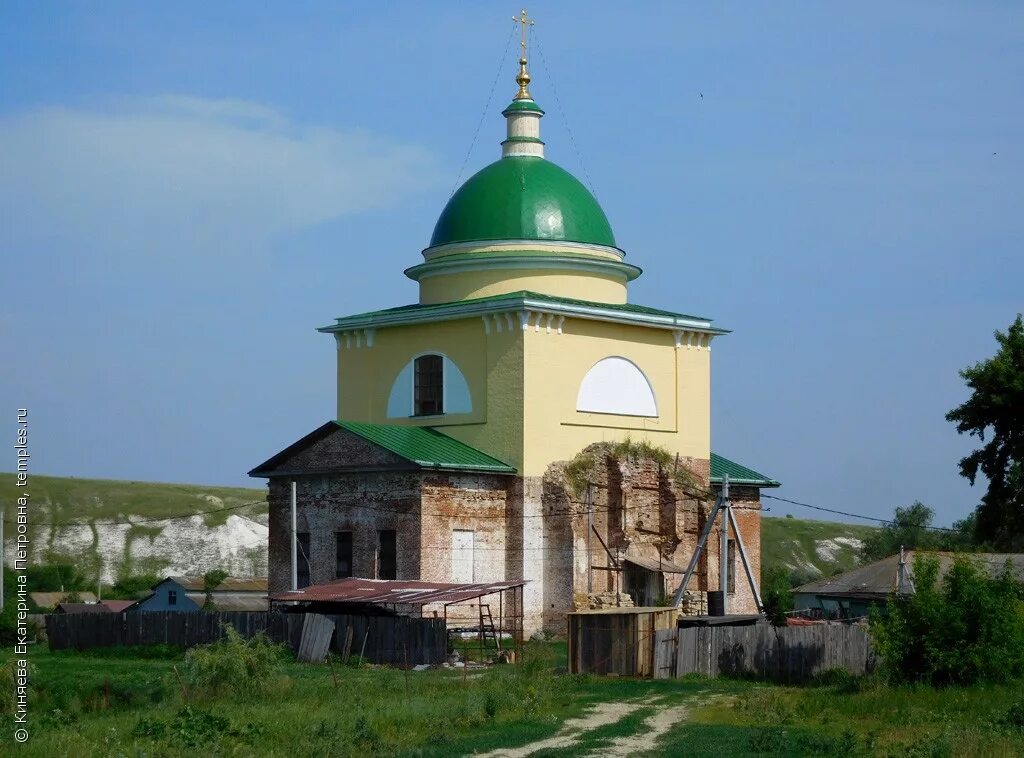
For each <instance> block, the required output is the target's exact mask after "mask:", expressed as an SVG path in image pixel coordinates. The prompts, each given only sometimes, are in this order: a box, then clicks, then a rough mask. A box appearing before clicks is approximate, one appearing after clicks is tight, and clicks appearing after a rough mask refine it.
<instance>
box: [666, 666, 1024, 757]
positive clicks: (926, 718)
mask: <svg viewBox="0 0 1024 758" xmlns="http://www.w3.org/2000/svg"><path fill="white" fill-rule="evenodd" d="M1022 700H1024V687H1022V686H1021V684H1020V683H1017V684H1015V685H1011V686H998V687H997V686H979V687H971V688H950V689H945V690H936V689H932V688H929V687H890V686H887V685H885V684H883V683H881V682H879V681H876V680H872V679H865V680H850V681H848V682H846V683H845V684H840V685H830V686H818V687H779V686H770V685H757V686H752V687H750V688H749V689H747V690H746V691H744V692H741V693H739V694H737V695H734V696H730V697H724V698H719V699H717V700H715V701H713V702H711V703H709V704H707V705H705V706H704V707H702V708H699V709H697V710H696V711H694V712H693V714H692V717H691V719H690V721H689V722H688V723H686V724H682V725H679V726H678V727H676V728H675V729H673V730H672V731H671V732H670V733H669V735H668V737H667V739H666V740H665V741H664V743H663V744H662V745H660V746H659V747H660V748H661V749H663V750H664V751H665V752H666V753H669V754H671V753H673V752H674V751H677V750H683V749H685V751H686V753H687V754H688V755H698V756H700V755H708V756H710V755H719V754H723V753H727V754H733V755H735V754H739V755H749V754H762V755H855V756H860V755H864V756H868V755H871V756H874V755H880V756H890V755H893V756H895V755H920V756H933V755H934V756H944V755H993V756H1003V755H1005V756H1010V755H1024V726H1016V727H1014V726H1008V725H1006V724H1003V723H1000V721H1001V720H1002V719H1003V717H1005V715H1006V713H1007V710H1008V709H1009V708H1010V706H1011V705H1012V704H1013V703H1014V702H1015V701H1017V702H1021V701H1022Z"/></svg>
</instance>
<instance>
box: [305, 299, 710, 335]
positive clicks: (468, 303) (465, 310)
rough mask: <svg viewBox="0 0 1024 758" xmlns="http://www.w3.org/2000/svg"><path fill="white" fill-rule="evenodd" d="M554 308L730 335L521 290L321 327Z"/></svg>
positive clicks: (670, 317)
mask: <svg viewBox="0 0 1024 758" xmlns="http://www.w3.org/2000/svg"><path fill="white" fill-rule="evenodd" d="M545 307H547V308H550V309H551V310H554V311H561V312H564V313H568V314H572V315H578V316H583V317H586V316H588V315H589V316H591V317H594V318H605V319H612V320H616V321H623V322H636V323H641V324H647V325H652V326H668V327H681V328H689V329H694V328H696V329H703V330H705V331H710V332H713V333H715V334H726V333H727V332H728V330H725V329H719V328H717V327H712V326H711V320H710V319H707V318H704V317H702V316H691V315H687V314H685V313H674V312H673V311H666V310H662V309H660V308H649V307H647V306H645V305H635V304H633V303H599V302H595V301H592V300H577V299H575V298H571V297H557V296H555V295H544V294H542V293H539V292H530V291H528V290H520V291H518V292H509V293H505V294H502V295H491V296H490V297H479V298H472V299H469V300H458V301H455V302H451V303H432V304H429V305H422V304H419V303H414V304H412V305H401V306H398V307H397V308H386V309H384V310H379V311H370V312H368V313H359V314H356V315H354V316H343V317H341V318H338V319H336V320H335V323H334V324H331V325H330V326H323V327H320V330H319V331H321V332H333V331H339V330H344V329H352V328H357V327H360V328H362V327H376V326H389V325H398V324H403V323H414V322H423V321H440V320H444V319H450V318H465V317H467V316H472V315H479V314H482V313H500V312H505V311H520V310H523V309H529V308H545Z"/></svg>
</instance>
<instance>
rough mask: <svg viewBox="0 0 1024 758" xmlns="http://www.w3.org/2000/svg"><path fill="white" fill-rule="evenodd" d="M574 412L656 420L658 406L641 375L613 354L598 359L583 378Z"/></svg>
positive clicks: (637, 369)
mask: <svg viewBox="0 0 1024 758" xmlns="http://www.w3.org/2000/svg"><path fill="white" fill-rule="evenodd" d="M576 410H577V411H580V412H581V413H611V414H615V415H617V416H645V417H648V418H655V417H657V415H658V403H657V402H656V400H655V398H654V390H653V389H652V388H651V383H650V382H649V381H647V377H646V376H645V375H644V372H643V371H641V370H640V369H639V368H638V367H637V365H636V364H635V363H633V361H631V360H628V359H626V358H622V357H620V356H617V355H613V356H611V357H609V358H603V359H601V360H599V361H598V362H597V363H595V364H594V365H593V366H592V367H591V368H590V371H588V372H587V375H586V376H584V377H583V381H582V382H581V383H580V391H579V394H578V395H577V396H576Z"/></svg>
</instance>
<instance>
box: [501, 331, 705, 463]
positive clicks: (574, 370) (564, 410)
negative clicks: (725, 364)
mask: <svg viewBox="0 0 1024 758" xmlns="http://www.w3.org/2000/svg"><path fill="white" fill-rule="evenodd" d="M562 332H563V333H562V334H557V333H556V332H554V331H552V332H551V333H550V334H549V333H548V332H547V331H546V330H545V329H543V328H542V329H540V330H539V331H537V330H535V329H534V328H533V327H530V328H529V329H528V330H527V331H525V332H524V333H523V336H524V341H525V346H524V355H525V367H526V368H525V403H524V434H525V437H524V448H525V456H524V461H523V468H522V469H521V471H522V473H523V475H524V476H539V475H541V474H543V473H544V470H545V469H546V468H547V467H548V465H549V464H550V463H551V462H552V461H557V460H567V459H570V458H572V457H573V456H574V455H575V454H576V453H578V452H579V451H580V450H582V449H583V448H584V447H586V446H587V445H589V444H591V443H593V442H601V441H612V440H622V439H625V438H626V437H627V436H628V437H630V438H631V439H633V440H636V441H639V440H648V441H649V442H651V443H652V444H654V445H659V446H661V447H664V448H666V449H668V450H669V451H670V452H672V453H679V454H680V455H683V456H692V457H695V458H704V459H707V458H708V457H709V455H710V445H711V387H710V354H709V351H708V350H707V349H702V350H697V349H696V348H689V349H687V348H686V347H685V346H683V347H680V348H676V347H675V343H674V339H673V336H672V333H671V332H670V331H666V330H663V329H649V328H644V327H637V326H627V325H623V324H614V323H608V322H602V321H589V320H584V319H573V318H569V319H566V321H565V324H564V325H563V329H562ZM609 356H621V357H623V358H627V359H629V360H631V361H632V362H633V363H635V364H636V365H637V366H638V367H639V368H640V370H641V371H643V372H644V374H646V376H647V379H648V381H649V382H650V383H651V387H652V388H653V390H654V395H655V399H656V401H657V407H658V418H640V417H636V416H616V415H609V414H597V413H580V412H578V411H576V399H577V394H578V392H579V388H580V383H581V382H582V381H583V377H584V376H585V375H586V373H587V371H589V370H590V368H591V367H592V366H593V365H594V364H595V363H597V362H598V361H599V360H601V359H602V358H607V357H609Z"/></svg>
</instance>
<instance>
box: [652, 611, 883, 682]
mask: <svg viewBox="0 0 1024 758" xmlns="http://www.w3.org/2000/svg"><path fill="white" fill-rule="evenodd" d="M874 666H875V658H874V654H873V653H872V650H871V639H870V637H869V636H868V630H867V627H865V626H863V625H852V624H815V625H808V626H787V627H773V626H771V625H769V624H757V625H755V626H702V627H689V628H685V629H666V630H663V631H659V632H656V633H655V644H654V665H653V667H654V676H655V678H669V677H672V676H685V675H687V674H703V675H704V676H710V677H717V676H754V677H757V678H759V679H771V680H774V681H779V682H790V683H795V682H805V681H807V680H808V679H811V678H813V677H814V676H816V675H818V674H821V673H823V672H825V671H829V670H832V669H845V670H846V671H849V672H850V673H851V674H866V673H868V672H869V671H871V670H872V669H873V668H874Z"/></svg>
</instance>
